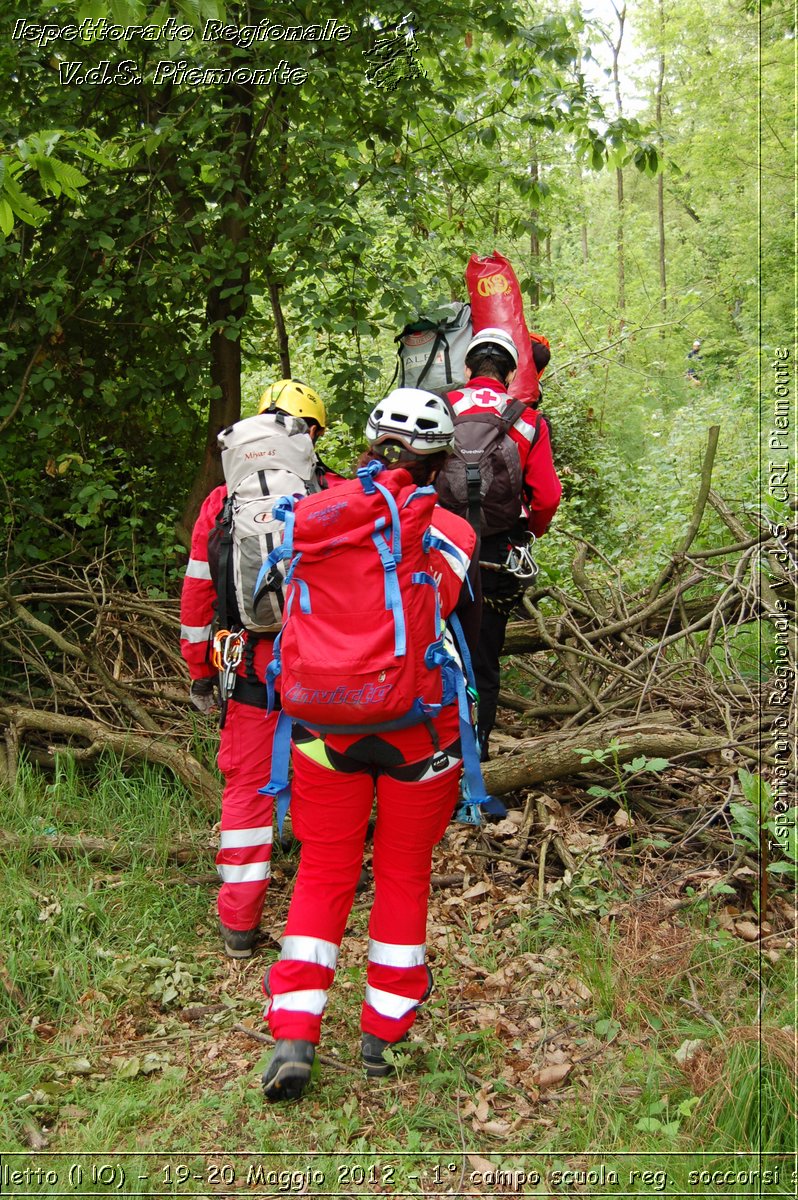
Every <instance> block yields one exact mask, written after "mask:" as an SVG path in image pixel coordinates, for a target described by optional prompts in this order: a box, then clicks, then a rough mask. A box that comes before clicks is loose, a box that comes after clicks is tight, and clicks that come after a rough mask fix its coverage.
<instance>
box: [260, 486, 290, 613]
mask: <svg viewBox="0 0 798 1200" xmlns="http://www.w3.org/2000/svg"><path fill="white" fill-rule="evenodd" d="M295 503H296V500H295V498H294V497H293V496H281V497H280V499H279V500H278V501H277V503H276V504H275V506H274V508H273V509H272V516H273V517H276V518H277V520H278V521H283V522H284V523H285V533H284V534H283V540H282V542H281V543H280V545H279V546H275V548H274V550H272V552H271V553H270V554H269V556H268V558H267V559H266V561H265V562H264V564H263V566H262V567H261V569H260V571H259V572H258V578H257V579H256V580H255V587H254V589H253V594H254V595H257V594H258V592H259V591H260V590H261V586H262V584H263V581H264V579H265V580H266V586H267V587H268V577H269V575H270V574H271V572H272V571H273V569H274V568H275V567H276V566H277V564H278V562H283V560H284V559H286V558H291V557H292V556H293V553H294V522H295V520H296V514H295V513H294V505H295ZM282 583H283V580H282V579H280V580H278V584H280V585H281V584H282Z"/></svg>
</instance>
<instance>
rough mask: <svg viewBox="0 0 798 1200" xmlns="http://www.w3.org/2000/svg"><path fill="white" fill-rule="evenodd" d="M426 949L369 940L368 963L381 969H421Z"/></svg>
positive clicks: (422, 946) (423, 946)
mask: <svg viewBox="0 0 798 1200" xmlns="http://www.w3.org/2000/svg"><path fill="white" fill-rule="evenodd" d="M426 949H427V947H426V946H425V945H423V944H422V945H421V946H398V945H396V944H395V943H392V942H378V941H375V939H374V938H369V962H373V963H378V964H379V965H380V966H381V967H423V966H424V954H425V951H426Z"/></svg>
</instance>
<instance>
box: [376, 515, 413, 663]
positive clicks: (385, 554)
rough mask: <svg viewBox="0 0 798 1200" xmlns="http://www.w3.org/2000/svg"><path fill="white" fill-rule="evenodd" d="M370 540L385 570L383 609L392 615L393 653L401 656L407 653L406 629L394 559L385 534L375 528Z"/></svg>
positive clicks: (398, 656)
mask: <svg viewBox="0 0 798 1200" xmlns="http://www.w3.org/2000/svg"><path fill="white" fill-rule="evenodd" d="M371 540H372V541H373V542H374V545H375V546H376V548H377V553H378V554H379V556H380V562H381V563H382V569H383V571H384V572H385V611H386V612H389V613H391V614H392V616H393V630H394V654H395V655H396V657H397V658H403V657H404V655H405V654H406V653H407V630H406V628H405V610H404V608H403V607H402V592H401V589H400V587H399V579H398V577H397V574H396V559H395V557H394V555H393V554H392V553H391V549H390V547H389V545H388V542H387V541H386V538H385V535H384V534H383V533H382V532H380V531H379V530H375V532H374V533H372V535H371Z"/></svg>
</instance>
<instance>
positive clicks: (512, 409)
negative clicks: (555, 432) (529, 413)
mask: <svg viewBox="0 0 798 1200" xmlns="http://www.w3.org/2000/svg"><path fill="white" fill-rule="evenodd" d="M527 407H528V405H526V404H525V403H524V401H523V400H513V401H512V403H511V404H508V405H507V407H506V408H505V410H504V412H503V413H502V416H501V419H502V422H503V423H504V425H506V427H507V429H508V430H509V429H512V427H513V425H515V423H516V421H517V420H518V418H519V417H520V416H521V413H522V412H523V411H524V410H525V409H526V408H527ZM535 428H536V429H537V426H536V427H535Z"/></svg>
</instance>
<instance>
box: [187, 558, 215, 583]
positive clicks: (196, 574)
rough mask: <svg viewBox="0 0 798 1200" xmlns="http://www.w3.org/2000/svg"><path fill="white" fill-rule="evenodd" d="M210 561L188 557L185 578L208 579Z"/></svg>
mask: <svg viewBox="0 0 798 1200" xmlns="http://www.w3.org/2000/svg"><path fill="white" fill-rule="evenodd" d="M210 577H211V567H210V563H207V562H204V561H203V559H201V558H190V559H189V560H188V566H187V567H186V579H210Z"/></svg>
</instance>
